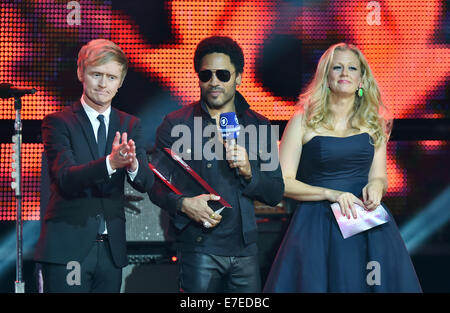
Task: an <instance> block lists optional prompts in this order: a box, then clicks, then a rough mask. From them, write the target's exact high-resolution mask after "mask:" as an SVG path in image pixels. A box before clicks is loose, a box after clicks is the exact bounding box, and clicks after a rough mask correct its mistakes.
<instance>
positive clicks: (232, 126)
mask: <svg viewBox="0 0 450 313" xmlns="http://www.w3.org/2000/svg"><path fill="white" fill-rule="evenodd" d="M219 120H220V122H219V124H220V132H221V134H222V139H223V140H224V141H225V142H227V143H228V144H236V139H237V137H238V136H239V130H240V126H239V121H238V119H237V116H236V113H235V112H225V113H220V118H219Z"/></svg>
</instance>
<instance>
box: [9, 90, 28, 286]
mask: <svg viewBox="0 0 450 313" xmlns="http://www.w3.org/2000/svg"><path fill="white" fill-rule="evenodd" d="M14 99H15V101H14V109H15V110H16V120H15V122H14V130H15V134H14V135H13V137H12V141H13V154H12V158H13V160H14V161H13V163H12V168H13V171H12V172H11V177H12V178H13V182H12V183H11V187H12V189H14V190H15V196H16V212H17V213H16V281H15V293H25V282H24V281H23V280H22V279H23V275H22V274H23V273H22V270H23V263H22V262H23V237H22V234H23V222H22V151H21V150H22V147H21V146H22V120H21V115H20V110H21V109H22V100H21V98H20V96H15V97H14ZM14 170H15V171H14Z"/></svg>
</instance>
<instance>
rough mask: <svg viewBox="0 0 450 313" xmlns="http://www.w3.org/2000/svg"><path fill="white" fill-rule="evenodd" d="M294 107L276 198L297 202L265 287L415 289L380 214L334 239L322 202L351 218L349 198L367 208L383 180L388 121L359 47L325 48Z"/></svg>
mask: <svg viewBox="0 0 450 313" xmlns="http://www.w3.org/2000/svg"><path fill="white" fill-rule="evenodd" d="M300 104H301V107H302V110H299V112H298V113H297V114H295V115H294V116H293V117H292V118H291V120H290V121H289V123H288V125H287V127H286V130H285V132H284V134H283V138H282V141H281V145H280V164H281V167H282V171H283V177H284V182H285V193H284V195H285V196H286V197H289V198H292V199H295V200H298V201H300V204H299V206H298V207H297V209H296V211H295V212H294V214H293V216H292V220H291V224H290V226H289V229H288V230H287V232H286V235H285V238H284V240H283V242H282V245H281V247H280V249H279V251H278V254H277V257H276V258H275V261H274V264H273V265H272V269H271V271H270V274H269V277H268V279H267V282H266V285H265V291H266V292H421V287H420V284H419V281H418V279H417V276H416V273H415V271H414V268H413V265H412V263H411V259H410V257H409V255H408V252H407V250H406V248H405V245H404V243H403V240H402V238H401V236H400V233H399V231H398V228H397V226H396V224H395V221H394V219H393V217H392V215H391V214H390V213H389V215H390V220H389V222H387V223H386V224H383V225H379V226H377V227H375V228H372V229H370V230H367V231H365V232H362V233H359V234H356V235H354V236H352V237H349V238H347V239H344V238H343V236H342V234H341V232H340V230H339V227H338V225H337V222H336V220H335V218H334V215H333V213H332V210H331V208H330V204H331V203H334V202H337V203H339V206H340V210H341V213H342V215H344V216H346V217H347V218H349V219H350V218H352V219H354V218H358V215H357V211H356V209H355V204H358V205H360V206H361V207H363V208H365V209H366V210H369V211H370V210H374V209H375V208H376V207H377V206H378V205H379V204H380V202H381V199H382V197H383V196H384V194H385V193H386V190H387V187H388V186H387V174H386V143H387V141H388V135H389V132H390V127H389V125H391V123H390V121H389V120H387V119H385V118H383V117H382V114H381V113H380V112H383V110H384V107H383V104H382V102H381V97H380V91H379V89H378V86H377V83H376V81H375V79H374V77H373V75H372V72H371V70H370V67H369V65H368V63H367V61H366V59H365V57H364V56H363V54H362V53H361V51H360V50H359V49H358V48H356V47H355V46H353V45H349V44H344V43H340V44H336V45H334V46H332V47H330V48H329V49H328V50H327V51H326V52H325V53H324V54H323V55H322V57H321V59H320V61H319V64H318V67H317V70H316V73H315V76H314V78H313V80H312V82H311V84H310V85H309V86H308V88H307V90H306V92H305V93H303V94H302V95H301V96H300ZM385 112H386V111H385ZM384 207H385V206H384ZM385 208H386V207H385ZM386 209H387V208H386ZM373 261H374V262H373ZM369 262H372V263H370V264H369ZM375 262H376V263H375ZM373 266H375V268H374V267H373ZM372 269H375V270H376V272H371V270H372ZM373 275H375V276H373ZM376 275H378V276H376ZM369 276H370V277H369Z"/></svg>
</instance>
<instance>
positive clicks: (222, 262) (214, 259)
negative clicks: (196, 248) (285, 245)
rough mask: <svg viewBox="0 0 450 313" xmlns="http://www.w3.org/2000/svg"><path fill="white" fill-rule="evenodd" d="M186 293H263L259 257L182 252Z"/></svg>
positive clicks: (182, 282) (182, 274) (179, 254)
mask: <svg viewBox="0 0 450 313" xmlns="http://www.w3.org/2000/svg"><path fill="white" fill-rule="evenodd" d="M178 257H179V261H180V277H179V279H180V290H181V291H182V292H195V293H201V292H203V293H204V292H219V293H220V292H240V293H243V292H245V293H258V292H261V278H260V272H259V264H258V256H257V255H255V256H244V257H235V256H217V255H212V254H205V253H196V252H179V253H178Z"/></svg>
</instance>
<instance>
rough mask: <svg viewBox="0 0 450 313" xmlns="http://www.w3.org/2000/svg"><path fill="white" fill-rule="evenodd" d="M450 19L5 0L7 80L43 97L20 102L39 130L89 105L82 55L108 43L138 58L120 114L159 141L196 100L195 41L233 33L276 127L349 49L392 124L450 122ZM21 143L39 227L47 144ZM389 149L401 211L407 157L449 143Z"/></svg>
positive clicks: (258, 5) (279, 7) (226, 4)
mask: <svg viewBox="0 0 450 313" xmlns="http://www.w3.org/2000/svg"><path fill="white" fill-rule="evenodd" d="M447 10H448V8H447V7H446V2H445V1H436V0H430V1H415V0H413V1H411V0H408V1H388V0H386V1H359V0H358V1H337V0H336V1H331V0H330V1H320V0H315V1H288V0H285V1H251V0H245V1H244V0H242V1H212V0H208V1H162V0H159V1H143V0H142V1H136V0H135V1H62V0H59V1H58V0H53V1H50V0H47V1H32V0H27V1H8V0H6V1H2V2H1V4H0V14H1V21H0V26H1V32H0V82H11V83H13V84H15V85H18V86H30V87H35V88H37V89H38V92H37V93H36V94H35V95H32V96H26V97H24V98H23V111H22V118H23V119H24V120H25V121H27V120H36V121H39V120H41V119H42V118H43V117H44V116H45V115H46V114H48V113H51V112H55V111H58V110H60V109H61V108H62V107H63V106H65V105H68V104H70V103H71V102H73V101H74V100H76V99H78V98H79V97H80V95H81V91H82V90H81V85H80V84H79V82H78V81H77V78H76V57H77V53H78V50H79V49H80V47H81V46H82V45H83V44H85V43H86V42H88V41H89V40H91V39H94V38H109V39H111V40H113V41H115V42H116V43H118V44H119V45H120V46H121V47H122V48H123V50H124V51H125V53H126V54H127V55H128V57H129V59H130V71H129V74H128V76H127V78H126V80H125V83H124V86H123V87H122V88H121V90H120V91H119V94H118V96H117V98H118V99H120V100H121V101H120V105H119V106H118V107H119V108H120V109H122V110H124V111H127V112H130V113H132V114H136V115H138V116H140V117H141V118H142V119H143V120H144V122H145V123H146V124H148V125H154V126H153V127H154V128H151V129H150V130H149V131H148V133H149V134H153V133H154V129H155V128H156V126H157V125H158V124H159V123H160V121H161V116H162V115H164V114H166V113H168V112H170V111H172V110H174V109H176V108H177V106H178V105H185V104H187V103H189V102H191V101H194V100H197V99H198V97H199V88H198V83H197V78H196V76H195V73H194V70H193V65H192V57H193V53H194V50H195V47H196V44H197V43H198V42H199V41H200V40H201V39H203V38H204V37H207V36H210V35H227V36H231V37H232V38H234V39H235V40H236V41H237V42H238V43H239V44H240V45H241V46H242V48H243V50H244V54H245V56H246V64H245V68H244V76H243V83H242V85H241V86H240V87H238V90H239V91H240V92H241V93H242V94H243V95H244V96H245V97H246V98H247V100H248V101H249V103H250V104H251V107H252V108H253V109H254V110H256V111H258V112H259V113H261V114H263V115H265V116H266V117H268V118H269V119H271V120H273V121H276V120H287V119H289V118H290V116H291V115H292V113H293V112H294V110H295V106H294V104H295V102H296V98H297V96H298V94H299V93H300V92H301V91H302V89H303V88H304V87H305V85H306V84H307V83H308V81H309V80H310V79H311V75H312V73H313V72H314V69H315V68H314V66H315V64H317V61H318V59H319V57H320V55H321V54H322V53H323V52H324V51H325V50H326V49H327V48H328V47H329V46H330V45H332V44H334V43H337V42H341V41H345V42H350V43H354V44H356V45H357V46H359V47H360V48H361V50H362V51H363V52H364V54H365V55H366V57H367V59H368V61H369V63H370V65H371V67H372V70H373V72H374V75H375V77H376V79H377V81H378V83H379V85H380V87H381V91H382V95H383V101H384V103H385V104H386V105H387V106H388V108H389V109H390V111H391V112H392V114H393V117H394V118H396V119H403V118H426V119H433V118H446V117H447V118H448V111H446V110H445V105H444V107H443V106H442V103H444V104H445V103H446V102H447V101H448V89H446V88H448V87H446V84H447V82H448V73H449V65H450V57H449V51H448V50H449V49H448V34H447V33H446V31H447V32H448V30H447V28H448V26H447V25H446V16H445V14H446V12H447ZM154 116H157V118H154ZM14 117H15V113H14V110H13V104H12V100H11V99H9V100H4V99H0V120H3V121H7V120H12V119H14ZM4 125H11V124H5V123H3V124H2V127H3V126H4ZM394 127H395V126H394ZM24 142H25V143H26V144H25V148H24V166H25V168H24V175H25V179H24V182H26V185H24V191H25V194H26V196H25V199H24V215H25V216H24V217H25V219H29V220H33V219H38V218H39V202H38V198H39V185H40V154H41V152H42V145H41V144H40V143H39V140H37V139H36V138H24ZM150 142H151V140H150V141H149V144H150ZM405 147H406V148H405ZM388 148H389V149H388V153H389V156H388V174H389V181H390V189H389V194H388V199H389V197H390V198H391V199H396V200H395V201H397V202H398V203H400V201H399V200H398V199H405V198H406V197H407V196H409V195H410V194H411V192H412V189H411V184H415V181H414V180H413V178H412V177H413V176H412V175H411V172H410V171H413V170H416V169H414V168H406V167H405V162H404V161H402V160H401V158H400V156H399V149H400V150H402V149H403V150H404V149H412V150H414V151H416V152H418V153H419V154H422V155H428V154H429V153H434V154H435V155H442V154H445V153H448V142H446V141H433V140H431V141H420V142H414V143H411V144H410V145H406V146H405V144H404V143H399V142H391V143H390V145H389V147H388ZM403 150H402V151H403ZM10 152H11V146H10V145H9V144H8V142H4V143H2V146H1V165H0V166H1V167H0V175H1V176H0V191H1V194H0V202H1V207H0V219H2V220H10V219H13V218H14V216H13V212H14V210H15V209H14V199H13V198H14V196H13V195H14V194H13V191H12V190H11V189H10V184H11V178H10V174H9V172H10V169H9V168H10ZM436 175H439V171H438V172H437V173H436ZM36 199H37V200H36ZM404 205H405V204H402V206H404Z"/></svg>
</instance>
